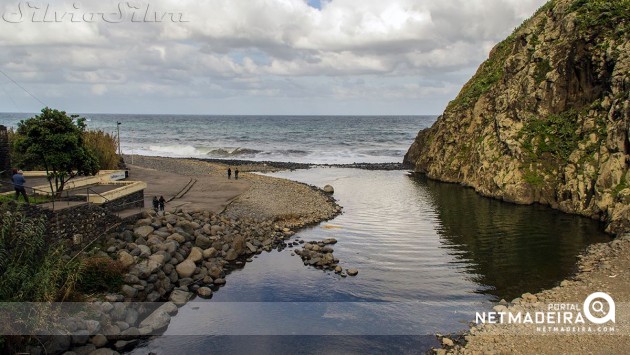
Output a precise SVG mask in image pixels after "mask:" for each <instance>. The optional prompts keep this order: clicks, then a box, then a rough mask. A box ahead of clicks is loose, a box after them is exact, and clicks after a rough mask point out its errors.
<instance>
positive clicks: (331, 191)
mask: <svg viewBox="0 0 630 355" xmlns="http://www.w3.org/2000/svg"><path fill="white" fill-rule="evenodd" d="M323 190H324V192H325V193H327V194H334V193H335V189H334V188H333V187H332V186H330V185H326V186H324V189H323Z"/></svg>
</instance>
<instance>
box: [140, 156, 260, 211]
mask: <svg viewBox="0 0 630 355" xmlns="http://www.w3.org/2000/svg"><path fill="white" fill-rule="evenodd" d="M128 167H129V180H136V181H138V180H139V181H144V182H146V183H147V188H146V190H145V191H144V201H145V204H144V205H145V207H146V208H152V200H153V196H157V197H158V198H159V197H160V196H164V198H165V199H166V200H167V201H168V200H169V199H171V198H172V197H175V196H177V195H178V194H180V192H183V191H185V189H186V188H187V187H188V184H189V183H190V181H191V179H194V180H197V181H196V182H195V184H194V185H193V186H192V188H191V189H190V190H188V192H186V193H185V194H184V195H183V196H181V197H179V198H175V199H174V200H173V201H171V202H169V203H167V204H166V210H167V211H172V210H173V209H175V208H177V207H182V208H183V209H184V210H194V209H203V210H208V211H212V212H220V211H222V210H223V209H224V208H225V206H227V204H228V203H229V202H230V201H231V200H232V199H234V198H235V197H237V196H238V195H240V194H242V193H243V192H245V191H247V189H248V188H249V186H250V184H249V182H248V181H246V180H244V179H240V180H227V179H226V178H225V176H223V174H222V172H221V173H218V172H214V173H213V172H209V173H208V174H207V175H190V176H189V175H180V174H175V173H169V172H163V171H158V170H154V169H149V168H144V167H140V166H137V165H128Z"/></svg>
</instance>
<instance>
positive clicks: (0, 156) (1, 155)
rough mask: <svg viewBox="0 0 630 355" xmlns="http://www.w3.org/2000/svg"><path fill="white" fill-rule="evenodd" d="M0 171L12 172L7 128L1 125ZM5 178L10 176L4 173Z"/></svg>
mask: <svg viewBox="0 0 630 355" xmlns="http://www.w3.org/2000/svg"><path fill="white" fill-rule="evenodd" d="M0 171H6V172H10V171H11V156H10V155H9V136H8V134H7V128H6V127H5V126H2V125H0ZM3 176H8V175H7V173H4V174H3Z"/></svg>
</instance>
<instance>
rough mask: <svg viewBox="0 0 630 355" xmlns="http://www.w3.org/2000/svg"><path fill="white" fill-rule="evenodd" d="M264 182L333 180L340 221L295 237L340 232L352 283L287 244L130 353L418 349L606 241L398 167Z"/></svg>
mask: <svg viewBox="0 0 630 355" xmlns="http://www.w3.org/2000/svg"><path fill="white" fill-rule="evenodd" d="M269 175H272V176H277V177H284V178H288V179H291V180H297V181H300V182H305V183H308V184H312V185H316V186H323V185H325V184H330V185H332V186H334V188H335V195H334V196H335V198H337V199H338V201H339V204H340V205H342V206H343V207H344V213H343V214H342V215H340V216H338V217H336V218H335V219H334V220H332V221H329V222H325V223H322V224H320V225H319V226H316V227H313V228H309V229H306V230H303V231H300V232H299V233H297V235H296V238H299V239H302V240H305V241H310V240H322V239H325V238H330V237H333V238H336V239H337V240H338V243H337V244H336V245H334V249H335V256H337V257H338V258H339V259H340V260H341V262H340V264H341V265H342V266H343V267H344V268H350V267H353V268H358V269H359V275H358V276H356V277H347V278H341V277H340V276H338V275H336V274H334V273H330V272H323V271H321V270H317V269H314V268H311V267H306V266H304V265H303V263H302V261H301V259H300V258H299V256H293V255H291V253H292V248H287V249H285V250H283V251H282V252H277V251H273V252H271V253H263V254H261V255H259V256H258V257H257V258H256V259H255V260H254V262H253V263H248V264H246V265H245V267H244V268H242V269H236V270H234V271H232V272H231V274H230V275H229V276H228V277H227V284H226V285H225V286H224V287H222V288H221V290H219V291H218V292H216V293H215V295H214V297H213V298H212V299H211V300H209V301H206V300H199V299H197V300H195V301H193V302H190V303H188V304H187V305H186V306H184V307H182V308H181V309H180V312H179V314H178V315H177V316H175V317H174V318H173V319H172V321H171V325H170V326H169V328H168V330H167V331H166V333H165V334H164V336H161V337H157V338H154V339H151V340H150V341H148V342H147V343H145V344H144V345H143V346H142V347H139V348H137V349H136V350H135V351H134V353H138V354H140V353H147V352H148V351H155V352H157V353H174V352H176V353H183V352H185V353H206V352H209V351H211V352H221V353H236V352H239V353H243V352H244V353H278V352H282V353H295V352H306V353H331V352H335V353H339V352H343V353H365V352H366V351H369V352H376V353H381V352H396V353H406V352H414V353H417V352H421V351H424V350H427V349H429V348H430V347H431V346H437V345H438V344H437V341H436V339H435V337H434V336H433V334H435V333H442V334H445V333H451V332H457V331H461V330H464V329H466V328H467V323H468V322H470V321H472V320H474V316H475V312H481V311H484V310H488V309H490V308H491V307H492V305H493V302H496V301H498V300H500V299H502V298H503V299H506V300H508V301H509V300H511V299H512V298H514V297H517V296H518V295H520V294H522V293H524V292H537V291H539V290H542V289H545V288H550V287H553V286H554V285H556V284H557V283H558V282H559V281H561V280H562V279H564V278H565V277H567V276H569V275H571V274H572V273H573V272H574V268H575V261H576V256H577V255H578V254H579V253H580V252H582V251H583V250H584V249H585V248H586V246H588V245H589V244H591V243H596V242H605V241H609V240H610V237H609V236H607V235H606V234H604V232H603V226H602V225H601V224H599V223H597V222H596V221H592V220H589V219H585V218H581V217H578V216H571V215H566V214H563V213H561V212H559V211H555V210H552V209H550V208H547V207H543V206H517V205H512V204H508V203H504V202H501V201H497V200H492V199H489V198H484V197H481V196H479V195H478V194H476V193H475V192H474V191H473V190H471V189H467V188H463V187H461V186H459V185H454V184H444V183H439V182H434V181H431V180H427V179H425V178H423V177H419V176H412V175H409V174H407V173H406V172H403V171H365V170H359V169H343V168H314V169H310V170H298V171H291V172H288V171H285V172H279V173H274V174H269Z"/></svg>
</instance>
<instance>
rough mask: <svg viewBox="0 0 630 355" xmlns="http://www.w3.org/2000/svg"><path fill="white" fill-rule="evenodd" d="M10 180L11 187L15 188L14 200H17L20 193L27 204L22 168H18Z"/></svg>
mask: <svg viewBox="0 0 630 355" xmlns="http://www.w3.org/2000/svg"><path fill="white" fill-rule="evenodd" d="M11 180H12V181H13V187H14V188H15V200H16V201H17V200H18V199H19V198H20V195H22V196H24V201H26V203H27V204H29V201H28V196H26V189H25V188H24V184H26V179H25V178H24V172H23V171H22V170H18V171H17V173H15V175H13V177H12V178H11Z"/></svg>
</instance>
